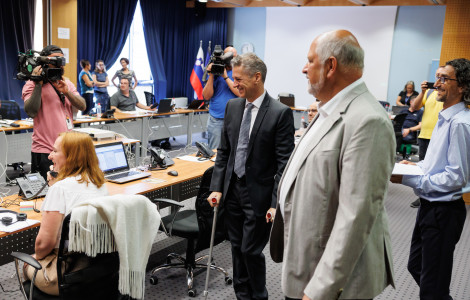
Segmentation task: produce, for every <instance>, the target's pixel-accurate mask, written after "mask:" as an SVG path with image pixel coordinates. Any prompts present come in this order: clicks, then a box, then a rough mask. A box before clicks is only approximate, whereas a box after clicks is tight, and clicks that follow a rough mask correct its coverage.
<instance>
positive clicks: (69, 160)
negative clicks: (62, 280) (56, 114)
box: [25, 132, 108, 295]
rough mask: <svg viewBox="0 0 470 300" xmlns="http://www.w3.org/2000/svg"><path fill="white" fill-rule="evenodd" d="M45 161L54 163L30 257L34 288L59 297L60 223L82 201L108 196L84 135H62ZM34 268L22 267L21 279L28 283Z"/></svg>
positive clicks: (48, 177)
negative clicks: (37, 267)
mask: <svg viewBox="0 0 470 300" xmlns="http://www.w3.org/2000/svg"><path fill="white" fill-rule="evenodd" d="M49 159H50V160H52V162H53V163H54V165H53V169H52V170H53V171H56V172H58V175H57V178H53V177H52V176H51V174H50V172H48V174H47V179H48V182H49V186H50V188H49V191H48V192H47V195H46V198H45V200H44V203H43V205H42V221H41V227H40V229H39V233H38V236H37V238H36V244H35V253H34V255H33V256H34V257H35V258H36V259H37V260H38V261H39V263H40V264H41V266H42V269H41V270H39V271H38V273H37V276H36V280H35V282H34V284H35V286H36V287H37V288H39V289H40V290H41V291H43V292H44V293H47V294H51V295H59V289H58V284H57V268H56V266H57V252H58V247H59V241H60V233H61V231H62V221H63V219H64V217H65V216H66V215H68V214H69V213H70V211H71V210H72V208H73V207H74V206H75V205H77V204H79V203H80V202H82V201H84V200H88V199H91V198H95V197H101V196H106V195H108V190H107V188H106V185H105V184H104V183H105V179H104V176H103V172H102V171H101V170H100V168H99V164H98V158H97V157H96V153H95V148H94V146H93V142H92V140H91V138H90V136H88V135H87V134H83V133H78V132H67V133H62V134H60V136H59V137H58V138H57V140H56V141H55V143H54V147H53V151H52V152H51V154H50V155H49ZM33 274H34V268H33V267H31V266H28V265H26V264H25V278H26V279H29V280H31V278H32V277H33Z"/></svg>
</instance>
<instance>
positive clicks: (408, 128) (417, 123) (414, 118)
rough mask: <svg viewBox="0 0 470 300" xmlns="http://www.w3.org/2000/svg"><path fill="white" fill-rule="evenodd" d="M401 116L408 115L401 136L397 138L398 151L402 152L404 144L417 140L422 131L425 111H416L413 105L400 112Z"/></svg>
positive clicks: (411, 101) (412, 100) (412, 101)
mask: <svg viewBox="0 0 470 300" xmlns="http://www.w3.org/2000/svg"><path fill="white" fill-rule="evenodd" d="M415 99H416V98H412V99H411V100H410V104H411V103H414V101H415ZM401 114H406V117H405V121H404V122H403V125H402V130H401V135H398V134H397V135H396V137H397V151H400V147H401V144H402V143H403V142H407V143H408V144H409V143H413V142H416V139H417V131H418V130H420V129H421V119H422V118H423V111H422V110H421V109H419V110H415V109H414V108H413V106H412V105H411V106H410V107H408V108H404V109H403V110H401V111H400V115H401Z"/></svg>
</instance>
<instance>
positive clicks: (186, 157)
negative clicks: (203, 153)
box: [177, 155, 207, 163]
mask: <svg viewBox="0 0 470 300" xmlns="http://www.w3.org/2000/svg"><path fill="white" fill-rule="evenodd" d="M177 158H179V159H181V160H186V161H192V162H199V163H203V162H206V161H207V159H202V160H200V157H196V156H192V155H184V156H178V157H177Z"/></svg>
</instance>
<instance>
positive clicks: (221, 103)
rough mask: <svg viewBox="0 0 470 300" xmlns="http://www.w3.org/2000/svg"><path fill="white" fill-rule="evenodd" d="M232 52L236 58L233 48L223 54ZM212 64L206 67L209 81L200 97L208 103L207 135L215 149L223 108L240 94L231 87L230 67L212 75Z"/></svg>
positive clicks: (220, 132) (217, 145) (220, 130)
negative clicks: (222, 72) (208, 101)
mask: <svg viewBox="0 0 470 300" xmlns="http://www.w3.org/2000/svg"><path fill="white" fill-rule="evenodd" d="M227 52H232V53H233V57H236V56H237V50H235V48H233V47H227V48H225V50H224V53H227ZM211 67H212V64H209V65H208V66H207V70H208V71H209V74H210V75H209V79H208V80H207V82H206V85H205V86H204V89H203V90H202V96H203V97H204V99H205V100H210V103H209V119H208V120H207V135H208V142H209V147H210V148H211V149H216V148H218V147H219V144H220V137H221V134H222V128H223V126H224V114H225V106H226V105H227V102H228V100H230V99H232V98H236V97H239V96H240V93H239V92H238V90H237V89H236V88H234V87H233V78H232V67H231V66H230V65H228V66H226V67H225V70H224V74H223V75H214V74H212V73H210V70H211Z"/></svg>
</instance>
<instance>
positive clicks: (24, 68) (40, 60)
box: [16, 50, 65, 81]
mask: <svg viewBox="0 0 470 300" xmlns="http://www.w3.org/2000/svg"><path fill="white" fill-rule="evenodd" d="M37 53H39V52H38V51H35V50H27V51H26V53H19V54H18V64H17V66H16V70H17V71H18V73H17V74H16V79H18V80H29V79H31V80H33V81H41V80H42V81H57V80H61V79H62V76H63V75H64V69H63V68H61V67H63V66H65V57H61V56H53V57H49V56H39V55H37ZM49 65H53V66H54V67H56V68H51V67H50V66H49ZM37 66H41V67H42V72H41V74H40V75H33V70H34V68H36V67H37Z"/></svg>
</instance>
